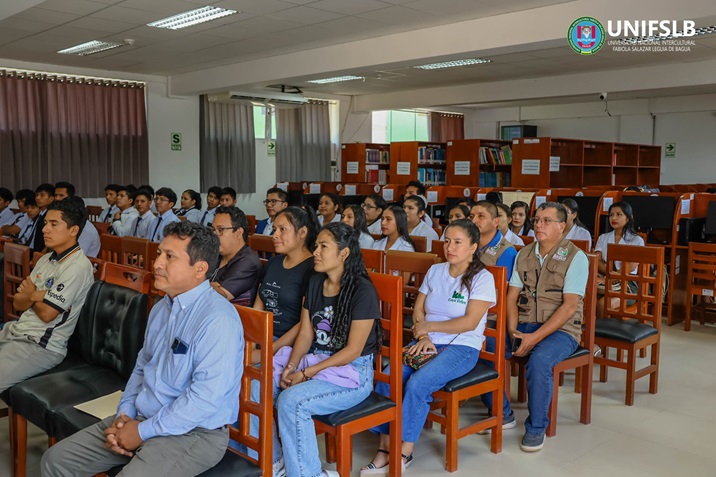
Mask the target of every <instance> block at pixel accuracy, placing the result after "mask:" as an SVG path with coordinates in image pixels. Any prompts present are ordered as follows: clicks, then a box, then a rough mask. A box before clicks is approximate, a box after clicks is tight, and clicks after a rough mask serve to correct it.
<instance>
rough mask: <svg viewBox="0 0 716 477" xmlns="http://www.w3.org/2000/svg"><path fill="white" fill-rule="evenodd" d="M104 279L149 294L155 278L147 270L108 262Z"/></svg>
mask: <svg viewBox="0 0 716 477" xmlns="http://www.w3.org/2000/svg"><path fill="white" fill-rule="evenodd" d="M104 281H105V282H107V283H113V284H115V285H119V286H123V287H126V288H129V289H131V290H136V291H138V292H140V293H144V294H147V295H148V294H149V288H150V285H151V284H152V281H153V280H152V274H151V273H149V272H148V271H146V270H142V269H140V268H136V267H130V266H128V265H120V264H118V263H110V262H108V263H107V264H105V267H104Z"/></svg>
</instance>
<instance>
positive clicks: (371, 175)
mask: <svg viewBox="0 0 716 477" xmlns="http://www.w3.org/2000/svg"><path fill="white" fill-rule="evenodd" d="M387 179H388V171H386V170H385V169H378V166H377V165H375V164H367V165H366V166H365V181H366V182H368V183H370V184H380V185H385V184H386V182H387Z"/></svg>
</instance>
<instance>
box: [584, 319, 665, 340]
mask: <svg viewBox="0 0 716 477" xmlns="http://www.w3.org/2000/svg"><path fill="white" fill-rule="evenodd" d="M657 333H658V331H657V329H656V328H654V327H653V326H650V325H645V324H644V323H641V322H639V321H636V320H628V321H622V320H616V319H613V318H599V319H597V323H596V326H595V328H594V335H595V336H597V337H599V338H605V339H608V340H618V341H626V342H627V343H636V342H637V341H640V340H643V339H644V338H648V337H649V336H652V335H655V334H657Z"/></svg>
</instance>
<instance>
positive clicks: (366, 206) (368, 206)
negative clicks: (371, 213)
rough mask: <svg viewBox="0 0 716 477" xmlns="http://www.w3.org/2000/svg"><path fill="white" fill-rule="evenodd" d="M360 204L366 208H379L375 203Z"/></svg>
mask: <svg viewBox="0 0 716 477" xmlns="http://www.w3.org/2000/svg"><path fill="white" fill-rule="evenodd" d="M360 206H361V207H363V208H364V209H377V208H378V207H376V206H374V205H370V204H361V205H360Z"/></svg>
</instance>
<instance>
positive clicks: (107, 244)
mask: <svg viewBox="0 0 716 477" xmlns="http://www.w3.org/2000/svg"><path fill="white" fill-rule="evenodd" d="M99 242H100V249H99V258H101V259H102V260H106V261H108V262H112V263H122V237H117V236H116V235H107V234H104V235H100V236H99Z"/></svg>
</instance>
